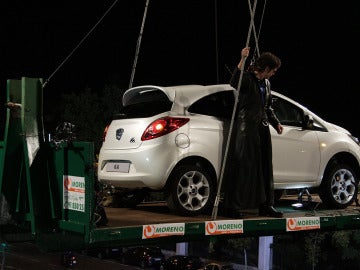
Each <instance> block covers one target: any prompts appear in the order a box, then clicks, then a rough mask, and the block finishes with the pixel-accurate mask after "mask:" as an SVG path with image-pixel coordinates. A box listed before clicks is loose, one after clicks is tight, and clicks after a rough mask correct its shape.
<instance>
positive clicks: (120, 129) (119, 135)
mask: <svg viewBox="0 0 360 270" xmlns="http://www.w3.org/2000/svg"><path fill="white" fill-rule="evenodd" d="M123 133H124V129H123V128H119V129H117V130H116V139H117V140H118V141H120V139H121V136H122V135H123Z"/></svg>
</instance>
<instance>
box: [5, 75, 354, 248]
mask: <svg viewBox="0 0 360 270" xmlns="http://www.w3.org/2000/svg"><path fill="white" fill-rule="evenodd" d="M5 117H6V121H5V127H4V130H3V133H4V136H3V140H2V141H0V191H1V195H3V196H4V197H5V199H6V206H7V207H6V208H4V207H2V208H1V209H3V210H2V211H3V212H2V213H0V217H1V216H5V214H6V213H4V209H7V211H8V213H9V215H10V216H11V219H9V220H8V221H7V222H3V223H2V224H1V223H0V229H1V230H0V233H1V238H0V239H3V241H9V242H10V241H28V240H32V241H34V242H35V243H36V244H38V245H39V246H40V247H41V248H42V249H44V250H46V251H69V250H71V251H76V250H85V249H91V248H99V247H100V248H101V247H104V248H105V247H115V246H130V245H139V244H144V245H147V244H160V243H162V242H166V243H169V242H173V243H183V242H190V241H210V240H211V241H216V239H218V238H222V237H226V238H238V237H250V236H272V235H277V234H287V233H296V232H299V231H304V230H307V231H315V230H317V231H326V230H334V231H336V230H348V229H349V230H350V229H359V228H360V212H359V211H360V208H359V207H358V205H357V204H354V205H351V206H349V207H347V208H346V209H333V210H329V209H323V208H322V204H321V201H320V199H319V198H318V197H314V199H312V200H311V201H309V202H308V203H307V207H306V208H303V209H300V210H299V209H294V208H293V207H292V204H293V203H296V202H297V201H298V197H297V196H296V195H295V196H294V195H285V196H283V197H282V198H281V199H280V201H279V204H278V205H277V207H278V208H279V209H281V210H282V211H283V212H284V217H283V218H266V217H260V216H258V215H257V213H256V211H250V210H249V212H248V213H246V216H245V218H244V219H228V218H226V217H223V216H221V212H220V213H219V215H218V216H217V217H216V219H213V218H212V215H211V214H209V215H198V216H191V217H188V216H179V215H176V214H174V213H172V212H170V211H169V209H168V208H167V206H166V204H165V202H162V201H157V202H143V203H141V204H139V205H138V206H136V207H134V208H115V207H105V208H104V209H105V213H106V217H107V219H108V222H107V224H104V225H99V223H98V222H97V221H98V218H99V214H98V213H97V211H96V209H97V207H98V198H97V196H96V194H97V193H98V190H97V181H96V174H95V173H96V169H95V168H96V166H95V163H96V160H95V153H94V145H93V143H92V142H82V141H56V142H54V141H47V140H46V139H45V134H44V129H43V124H42V80H41V79H38V78H26V77H24V78H21V79H20V80H8V82H7V101H6V116H5ZM0 220H1V219H0Z"/></svg>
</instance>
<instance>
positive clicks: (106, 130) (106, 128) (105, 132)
mask: <svg viewBox="0 0 360 270" xmlns="http://www.w3.org/2000/svg"><path fill="white" fill-rule="evenodd" d="M109 126H110V125H107V126H106V127H105V129H104V133H103V142H105V137H106V134H107V132H108V129H109Z"/></svg>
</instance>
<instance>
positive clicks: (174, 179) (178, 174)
mask: <svg viewBox="0 0 360 270" xmlns="http://www.w3.org/2000/svg"><path fill="white" fill-rule="evenodd" d="M215 196H216V185H215V179H213V178H212V177H211V176H210V175H209V174H208V173H207V172H206V171H205V169H203V168H201V167H199V166H195V165H181V166H179V167H177V168H176V169H175V170H174V171H173V173H172V174H171V176H170V178H169V186H168V190H167V196H166V200H167V205H168V207H169V209H170V210H172V211H175V212H177V213H179V214H180V215H186V216H193V215H198V214H201V213H205V212H207V211H209V209H210V207H212V206H213V203H214V199H215Z"/></svg>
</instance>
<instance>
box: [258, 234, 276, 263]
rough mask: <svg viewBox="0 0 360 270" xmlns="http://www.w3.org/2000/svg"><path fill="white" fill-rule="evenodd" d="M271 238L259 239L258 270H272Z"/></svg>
mask: <svg viewBox="0 0 360 270" xmlns="http://www.w3.org/2000/svg"><path fill="white" fill-rule="evenodd" d="M273 238H274V237H273V236H260V237H259V257H258V269H259V270H271V269H272V249H271V245H272V243H273Z"/></svg>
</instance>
